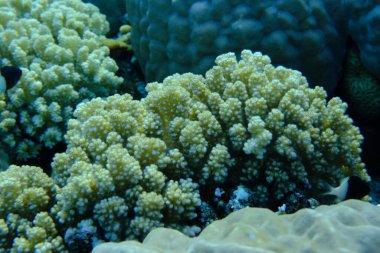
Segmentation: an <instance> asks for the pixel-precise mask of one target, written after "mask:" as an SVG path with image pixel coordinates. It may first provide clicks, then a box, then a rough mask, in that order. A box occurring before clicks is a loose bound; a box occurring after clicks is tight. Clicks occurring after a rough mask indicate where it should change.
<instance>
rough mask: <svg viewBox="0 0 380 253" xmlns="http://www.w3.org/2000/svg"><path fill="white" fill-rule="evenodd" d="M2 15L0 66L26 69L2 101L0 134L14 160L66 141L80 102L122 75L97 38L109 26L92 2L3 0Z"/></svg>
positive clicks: (111, 87)
mask: <svg viewBox="0 0 380 253" xmlns="http://www.w3.org/2000/svg"><path fill="white" fill-rule="evenodd" d="M0 17H1V18H0V66H7V65H14V66H18V67H20V68H21V69H22V72H23V74H22V78H21V80H20V81H19V82H18V84H17V85H16V86H15V87H13V88H12V89H10V90H8V91H7V96H6V101H5V105H3V104H2V105H1V107H4V110H2V112H1V116H0V120H1V122H0V126H1V128H0V136H1V139H2V146H4V148H6V149H8V152H9V151H10V150H12V152H9V153H10V156H11V160H15V159H16V160H23V161H24V160H26V159H28V158H30V157H35V156H36V155H37V154H38V153H39V149H40V148H41V147H46V148H53V147H54V146H55V145H56V144H57V143H59V142H62V141H63V135H64V131H65V129H66V124H67V120H68V119H69V118H71V116H72V112H73V110H74V108H75V106H76V105H77V104H78V103H79V102H80V101H82V100H84V99H89V98H94V97H97V96H108V95H111V94H113V93H115V92H116V91H117V90H118V88H119V86H120V84H121V82H122V79H121V78H119V77H117V76H116V75H115V72H116V71H117V69H118V67H117V65H116V63H115V62H114V61H113V60H112V59H111V58H110V57H109V56H108V55H109V49H108V48H107V47H105V46H103V44H102V38H103V37H104V35H105V34H106V33H107V31H108V30H109V25H108V23H107V22H106V20H105V17H104V16H103V15H101V14H100V13H99V12H98V9H97V8H96V7H94V6H93V5H90V4H84V3H83V2H81V1H79V0H68V1H63V0H37V1H32V0H25V1H15V0H11V1H0ZM2 103H3V102H2ZM16 122H17V123H16Z"/></svg>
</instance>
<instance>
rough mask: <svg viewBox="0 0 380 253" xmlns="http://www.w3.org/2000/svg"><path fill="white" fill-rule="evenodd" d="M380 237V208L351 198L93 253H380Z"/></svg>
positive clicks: (248, 211)
mask: <svg viewBox="0 0 380 253" xmlns="http://www.w3.org/2000/svg"><path fill="white" fill-rule="evenodd" d="M379 233H380V207H377V206H374V205H371V204H369V203H366V202H361V201H358V200H349V201H345V202H342V203H340V204H338V205H335V206H320V207H318V208H316V209H315V210H311V209H303V210H301V211H299V212H297V213H295V214H291V215H277V214H275V213H273V212H271V211H270V210H268V209H262V208H244V209H242V210H239V211H237V212H234V213H232V214H230V215H228V216H227V217H226V218H224V219H222V220H218V221H215V222H213V223H211V224H210V225H209V226H207V227H206V228H205V229H204V230H203V231H202V232H201V233H200V235H199V236H197V237H195V238H189V237H187V236H185V235H184V234H182V233H180V232H179V231H176V230H173V229H167V228H159V229H155V230H153V231H152V232H151V233H149V234H148V236H147V237H146V238H145V239H144V241H143V243H140V242H136V241H125V242H121V243H104V244H101V245H99V246H97V247H96V248H95V249H94V250H93V251H92V253H103V252H107V253H116V252H117V253H162V252H165V253H172V252H173V253H177V252H178V253H182V252H183V253H185V252H187V253H190V252H209V253H220V252H235V253H248V252H250V253H273V252H284V253H286V252H289V253H290V252H311V253H314V252H315V253H317V252H326V253H335V252H377V250H378V248H379V247H380V240H379V237H378V235H379Z"/></svg>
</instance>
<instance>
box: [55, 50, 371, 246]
mask: <svg viewBox="0 0 380 253" xmlns="http://www.w3.org/2000/svg"><path fill="white" fill-rule="evenodd" d="M147 90H148V95H147V97H146V98H145V99H143V100H141V101H136V100H133V99H132V98H131V96H130V95H128V94H125V95H113V96H110V97H108V98H96V99H93V100H91V101H89V102H85V103H81V104H79V105H78V107H77V108H76V110H75V112H74V118H73V119H71V120H70V121H69V123H68V132H67V134H66V135H65V138H66V142H67V145H68V147H67V150H66V152H65V153H60V154H57V155H56V156H55V158H54V161H53V163H52V167H53V174H52V178H53V180H54V181H55V182H56V183H57V186H58V187H59V189H58V191H57V196H56V199H57V202H56V204H55V205H54V207H53V208H52V215H53V216H54V217H55V218H56V219H57V220H58V221H59V222H60V223H62V224H63V225H64V226H68V225H70V226H75V225H76V224H78V222H80V221H81V220H84V219H86V220H87V219H91V220H93V221H94V222H95V224H98V227H99V228H100V229H101V231H102V233H103V234H104V238H105V239H107V240H121V239H124V238H140V239H141V238H143V237H144V236H145V235H146V234H147V233H148V232H149V231H150V230H151V229H152V228H154V227H162V226H166V227H172V228H176V229H179V230H180V231H182V232H185V233H186V234H190V235H192V234H195V233H197V232H199V229H200V227H202V226H204V225H205V224H204V223H202V220H201V215H202V214H201V209H202V208H201V207H202V206H204V205H203V204H205V205H207V206H208V209H209V211H210V213H214V214H215V215H216V216H217V217H223V216H224V215H225V213H226V212H227V210H226V207H227V206H228V205H227V200H228V199H229V198H231V196H232V195H233V194H234V192H236V190H237V189H243V187H245V188H247V189H249V191H250V192H252V196H251V198H249V205H251V206H266V207H271V208H273V207H277V206H279V205H281V203H283V201H284V200H285V199H286V198H288V197H289V196H292V195H294V194H297V193H302V194H304V195H305V196H306V197H314V198H318V199H319V194H320V193H321V191H323V190H325V189H324V188H323V186H324V185H325V182H327V183H330V184H333V183H337V182H339V180H341V179H342V178H343V177H344V176H347V175H358V176H360V177H362V178H363V179H365V180H369V177H368V175H367V174H366V171H365V168H364V164H363V163H362V162H361V159H360V152H361V149H360V143H361V141H362V139H363V138H362V136H361V135H360V132H359V129H358V128H357V127H355V126H353V124H352V120H351V119H350V118H349V117H348V116H347V115H346V114H345V110H346V108H347V105H346V104H345V103H343V102H342V101H341V100H340V99H339V98H332V99H331V100H330V101H328V102H326V92H325V91H324V90H323V88H321V87H315V88H309V87H308V84H307V81H306V79H305V77H303V76H302V74H301V73H300V72H298V71H295V70H291V69H287V68H284V67H274V66H272V65H271V63H270V58H269V57H267V56H264V55H262V54H260V53H252V52H251V51H248V50H244V51H242V53H241V56H240V60H237V58H236V56H235V55H234V54H233V53H227V54H224V55H221V56H219V57H218V58H217V59H216V66H214V67H213V68H212V69H210V70H209V71H208V72H207V73H206V75H205V76H201V75H194V74H190V73H187V74H182V75H179V74H175V75H172V76H169V77H167V78H166V79H165V80H164V81H163V83H158V82H155V83H150V84H148V85H147ZM239 187H240V188H239ZM217 195H218V196H221V195H222V198H221V199H219V200H218V201H215V199H216V198H217V197H218V196H217ZM246 199H248V198H246Z"/></svg>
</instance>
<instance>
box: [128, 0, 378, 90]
mask: <svg viewBox="0 0 380 253" xmlns="http://www.w3.org/2000/svg"><path fill="white" fill-rule="evenodd" d="M126 2H127V13H128V17H129V19H130V22H131V25H132V27H133V29H132V37H131V40H132V45H133V48H134V50H135V52H136V55H137V57H138V60H139V63H140V65H141V67H142V69H143V71H144V72H145V75H146V78H147V79H148V80H149V81H152V80H157V81H160V80H162V79H163V78H164V77H166V76H167V75H168V74H173V73H184V72H188V71H190V72H193V73H202V74H203V73H204V72H205V71H206V70H207V69H209V68H210V67H211V66H212V64H213V62H214V59H215V57H216V56H218V55H220V54H222V53H226V52H236V53H237V52H240V51H241V50H242V49H251V50H253V51H261V52H263V53H265V54H267V55H269V56H270V57H271V59H272V61H273V63H274V64H275V65H283V66H287V67H290V68H293V69H297V70H299V71H301V72H302V73H303V74H304V75H305V76H306V77H307V78H308V81H309V82H310V84H311V85H312V86H314V85H319V86H323V87H324V88H325V89H326V90H327V92H328V93H329V94H332V92H333V91H334V88H335V87H336V85H337V80H338V78H339V75H340V72H341V69H342V63H343V58H344V53H345V44H346V39H347V37H348V35H350V36H351V37H352V38H353V39H354V41H355V42H356V43H357V44H358V46H359V48H360V51H361V60H362V61H363V63H364V65H365V66H366V67H367V68H368V69H369V70H370V71H371V72H372V73H373V74H375V75H377V76H378V77H380V76H379V73H380V61H379V55H380V47H379V43H378V42H379V34H380V33H379V23H380V18H379V17H380V14H379V13H380V7H379V1H378V0H372V1H364V2H363V1H356V0H349V1H343V0H338V1H328V0H313V1H301V0H269V1H259V0H249V1H246V0H244V1H243V0H238V1H236V0H186V1H185V0H178V1H167V0H158V1H148V0H127V1H126Z"/></svg>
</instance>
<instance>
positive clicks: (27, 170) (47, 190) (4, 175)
mask: <svg viewBox="0 0 380 253" xmlns="http://www.w3.org/2000/svg"><path fill="white" fill-rule="evenodd" d="M54 193H55V187H54V184H53V181H52V179H51V178H49V176H48V175H46V174H45V173H44V172H43V171H42V169H41V168H39V167H33V166H22V167H19V166H16V165H11V166H10V167H9V168H8V170H6V171H3V172H1V173H0V203H1V206H0V217H5V216H6V215H7V214H9V213H18V214H22V215H25V217H33V215H35V214H36V213H37V212H39V211H42V210H48V208H49V205H50V204H51V203H52V201H53V194H54Z"/></svg>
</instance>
